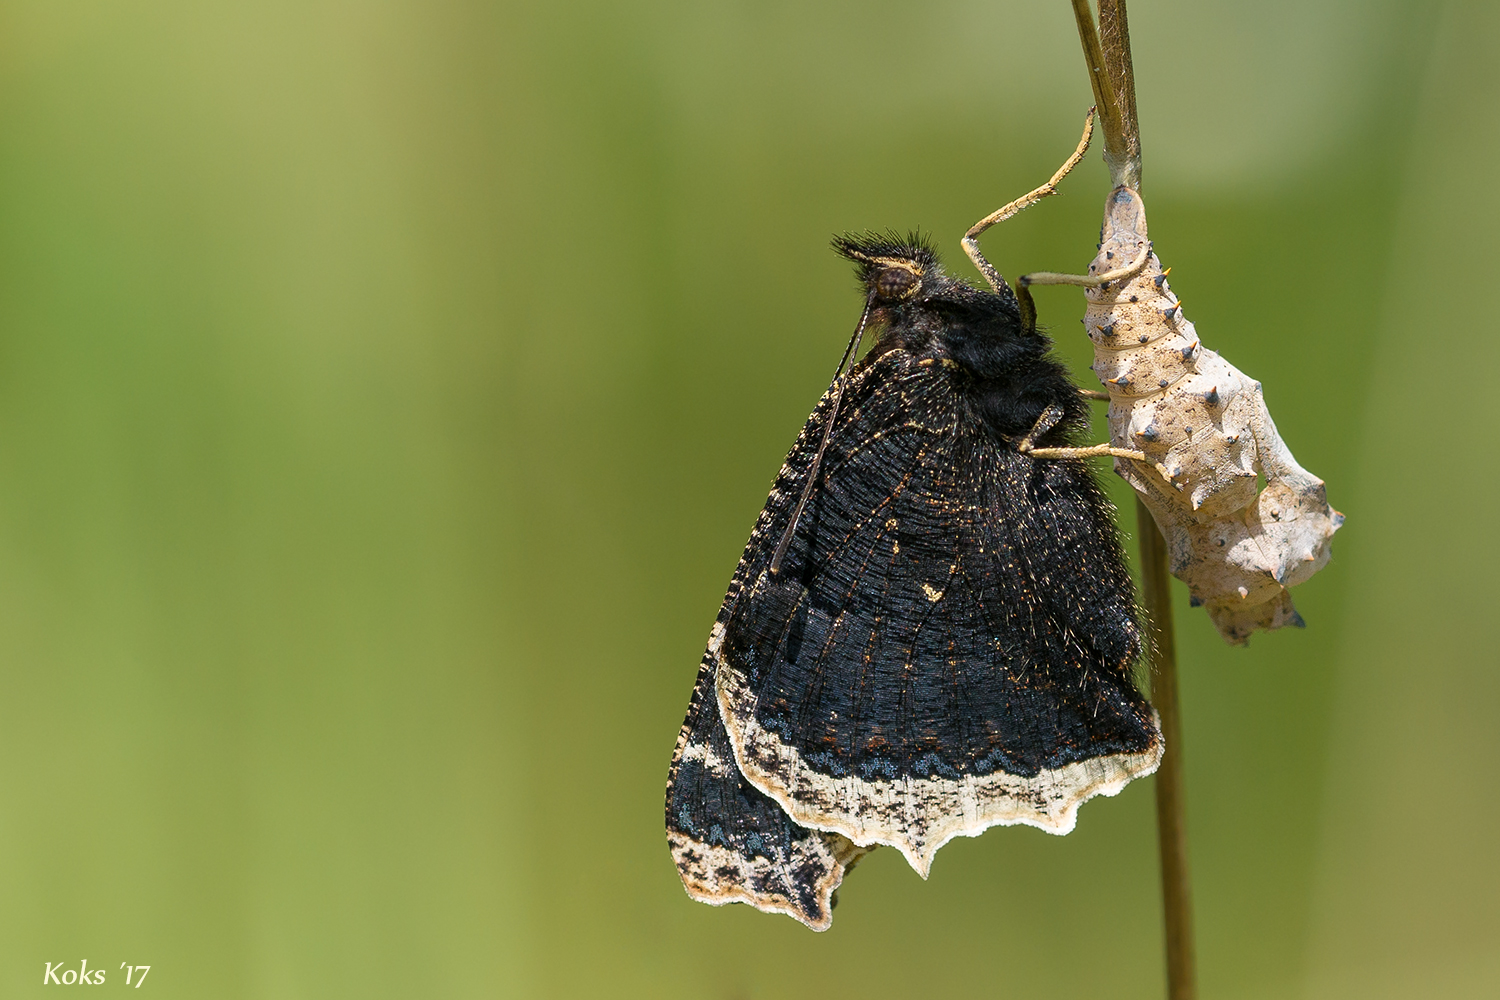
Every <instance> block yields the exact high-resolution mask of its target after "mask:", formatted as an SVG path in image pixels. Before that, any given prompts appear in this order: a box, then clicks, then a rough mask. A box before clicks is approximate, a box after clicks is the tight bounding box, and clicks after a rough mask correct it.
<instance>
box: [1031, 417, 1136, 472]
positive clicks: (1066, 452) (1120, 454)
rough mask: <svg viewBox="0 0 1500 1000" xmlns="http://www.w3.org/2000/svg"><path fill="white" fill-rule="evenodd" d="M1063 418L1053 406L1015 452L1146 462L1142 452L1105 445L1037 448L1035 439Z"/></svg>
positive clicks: (1038, 420)
mask: <svg viewBox="0 0 1500 1000" xmlns="http://www.w3.org/2000/svg"><path fill="white" fill-rule="evenodd" d="M1062 418H1063V409H1062V407H1060V406H1058V405H1056V404H1053V405H1052V406H1049V407H1047V409H1046V411H1045V412H1044V413H1043V414H1042V415H1041V416H1040V417H1038V418H1037V421H1036V423H1035V424H1033V425H1032V427H1031V430H1029V431H1027V432H1026V436H1025V437H1023V438H1022V439H1021V440H1019V441H1017V442H1016V451H1019V452H1020V453H1021V454H1023V455H1030V456H1031V457H1033V458H1095V457H1097V456H1100V455H1111V456H1113V457H1115V458H1132V459H1135V460H1136V461H1137V462H1144V461H1146V453H1145V452H1143V451H1130V450H1129V449H1126V448H1115V447H1112V446H1110V445H1107V444H1095V445H1090V446H1088V447H1087V448H1038V447H1036V443H1035V442H1036V439H1037V438H1039V437H1041V436H1042V435H1043V434H1045V433H1047V432H1048V431H1049V430H1051V429H1052V428H1053V427H1056V426H1057V422H1058V421H1059V420H1061V419H1062Z"/></svg>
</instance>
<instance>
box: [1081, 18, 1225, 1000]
mask: <svg viewBox="0 0 1500 1000" xmlns="http://www.w3.org/2000/svg"><path fill="white" fill-rule="evenodd" d="M1071 3H1072V5H1073V17H1074V19H1075V20H1076V21H1077V22H1078V37H1079V39H1080V40H1081V41H1082V42H1083V56H1084V60H1085V61H1086V62H1087V64H1088V71H1089V83H1090V85H1091V86H1092V87H1093V90H1094V101H1095V103H1096V104H1097V105H1098V107H1099V122H1100V126H1101V127H1102V129H1103V131H1104V162H1105V163H1106V164H1107V165H1108V166H1109V173H1110V178H1111V180H1112V182H1113V183H1114V184H1115V185H1116V186H1124V187H1128V188H1130V189H1132V190H1135V191H1139V190H1140V186H1141V135H1140V126H1139V124H1138V122H1137V119H1136V110H1135V69H1134V67H1133V65H1132V63H1131V59H1130V27H1129V24H1128V23H1127V19H1126V15H1125V0H1098V4H1099V28H1098V31H1097V33H1096V31H1095V29H1094V18H1093V14H1092V12H1091V11H1090V9H1089V3H1088V0H1071ZM1135 517H1136V524H1137V526H1138V527H1139V531H1138V535H1139V536H1140V541H1141V591H1142V599H1143V600H1144V601H1145V604H1146V615H1147V617H1148V619H1149V621H1150V630H1151V643H1150V650H1151V652H1150V660H1151V701H1152V703H1153V704H1154V705H1155V706H1156V711H1157V714H1158V715H1159V716H1160V717H1161V735H1162V742H1163V743H1164V744H1165V746H1166V749H1165V752H1164V753H1163V754H1162V759H1161V767H1160V768H1158V769H1157V772H1156V834H1157V844H1158V847H1159V849H1160V854H1161V895H1162V914H1163V916H1164V918H1165V923H1166V946H1167V997H1168V1000H1197V996H1198V985H1197V976H1196V971H1195V969H1194V959H1193V898H1192V889H1191V884H1190V881H1189V879H1188V852H1187V823H1186V816H1185V814H1186V809H1185V806H1184V801H1183V773H1182V713H1181V706H1180V704H1179V703H1178V700H1177V644H1176V642H1175V641H1174V639H1173V630H1172V600H1171V591H1170V590H1169V589H1168V584H1167V543H1166V540H1165V539H1164V538H1163V537H1162V534H1161V530H1160V529H1159V528H1157V526H1156V519H1155V518H1153V517H1152V516H1151V512H1150V511H1149V510H1148V509H1147V508H1146V505H1145V503H1143V502H1142V501H1141V498H1140V497H1139V496H1137V497H1136V498H1135Z"/></svg>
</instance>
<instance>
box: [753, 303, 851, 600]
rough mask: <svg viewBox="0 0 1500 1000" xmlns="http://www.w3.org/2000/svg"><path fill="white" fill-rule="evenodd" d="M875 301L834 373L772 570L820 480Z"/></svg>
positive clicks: (778, 565) (775, 570)
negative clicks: (829, 396)
mask: <svg viewBox="0 0 1500 1000" xmlns="http://www.w3.org/2000/svg"><path fill="white" fill-rule="evenodd" d="M874 305H875V293H874V292H873V291H872V292H871V293H870V295H869V297H868V298H866V299H865V310H864V312H862V313H860V314H859V325H858V326H856V327H855V328H854V336H852V337H850V338H849V346H848V347H847V348H845V349H844V356H843V358H841V359H840V360H839V366H838V369H837V370H835V371H834V373H833V381H832V382H830V383H828V391H829V392H831V393H833V402H832V403H831V404H829V407H828V419H827V420H826V421H824V423H823V439H822V440H821V441H819V442H818V452H817V454H815V455H814V456H813V460H812V466H811V468H809V469H808V470H807V481H806V482H805V483H803V484H802V495H801V496H800V497H798V498H797V508H796V509H795V510H793V511H792V520H791V522H790V523H788V524H787V526H786V530H785V531H783V532H782V533H781V541H779V542H777V543H776V551H775V553H774V554H772V556H771V572H772V573H773V574H774V573H780V572H781V558H782V556H785V555H786V550H787V546H789V545H791V544H792V535H793V534H795V533H796V531H797V521H798V520H799V519H801V517H802V508H804V507H806V506H807V498H808V497H810V496H812V490H813V484H814V483H816V482H817V481H818V469H819V467H821V466H822V464H823V452H825V451H826V450H828V438H829V437H830V436H831V435H832V434H833V424H834V421H836V420H837V419H838V416H839V403H840V402H842V401H843V398H844V385H845V384H846V383H847V382H848V381H849V371H850V370H852V369H853V368H854V362H855V361H856V360H857V359H858V358H859V345H860V342H861V341H863V340H864V337H865V324H866V323H868V322H869V321H870V310H871V309H872V308H874Z"/></svg>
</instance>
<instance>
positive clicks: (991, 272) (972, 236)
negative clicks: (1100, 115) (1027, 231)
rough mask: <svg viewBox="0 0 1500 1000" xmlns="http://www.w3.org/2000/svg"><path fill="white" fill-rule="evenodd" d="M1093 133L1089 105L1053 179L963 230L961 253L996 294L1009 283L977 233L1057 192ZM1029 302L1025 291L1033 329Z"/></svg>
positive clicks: (1086, 149) (1006, 288) (1084, 150)
mask: <svg viewBox="0 0 1500 1000" xmlns="http://www.w3.org/2000/svg"><path fill="white" fill-rule="evenodd" d="M1093 135H1094V109H1093V108H1089V113H1088V117H1086V118H1085V119H1084V122H1083V138H1082V139H1080V140H1078V148H1077V149H1075V150H1074V151H1073V155H1072V156H1070V157H1068V159H1067V162H1066V163H1064V164H1063V165H1062V166H1061V167H1058V168H1057V173H1055V174H1053V175H1052V179H1051V180H1050V181H1048V182H1047V183H1045V184H1043V185H1042V186H1041V187H1039V188H1037V189H1035V190H1034V191H1031V192H1028V193H1027V194H1024V195H1022V196H1021V197H1019V198H1017V199H1016V200H1015V201H1013V202H1011V203H1010V204H1008V205H1006V206H1005V207H1004V208H1001V209H999V210H997V211H994V212H991V213H990V214H989V215H986V216H985V217H984V218H982V219H980V220H979V221H978V222H976V223H974V225H972V226H970V227H969V231H968V232H967V233H965V234H964V238H963V240H962V242H963V247H964V253H966V254H968V255H969V259H970V260H972V261H973V262H974V266H975V267H977V268H979V273H980V274H982V275H984V279H985V280H986V281H988V282H989V283H990V287H991V288H993V289H994V290H995V291H996V292H998V293H999V294H1001V295H1004V294H1005V293H1006V292H1008V291H1010V287H1009V286H1008V285H1006V283H1005V278H1004V277H1003V276H1002V275H1001V274H1000V272H999V271H997V270H995V267H994V265H993V264H991V263H990V262H989V261H988V260H985V258H984V254H983V253H982V252H981V251H980V249H979V243H978V242H977V241H978V239H979V235H980V234H981V233H983V232H984V231H985V230H986V229H988V228H990V227H991V226H993V225H994V224H995V223H997V222H1004V221H1005V220H1006V219H1009V218H1011V217H1013V216H1015V215H1018V214H1019V213H1021V212H1024V211H1025V210H1026V209H1028V208H1030V207H1031V206H1032V205H1035V204H1036V203H1037V202H1039V201H1041V200H1042V199H1043V198H1045V197H1047V196H1048V195H1049V194H1056V193H1057V185H1058V183H1059V182H1060V181H1061V180H1062V179H1063V178H1064V177H1066V176H1068V173H1069V172H1070V171H1071V170H1072V169H1073V168H1074V167H1076V166H1078V162H1079V161H1080V160H1082V159H1083V154H1084V153H1086V152H1088V148H1089V140H1090V139H1091V138H1093ZM1030 303H1031V296H1030V295H1029V294H1028V295H1026V297H1025V302H1024V303H1023V304H1022V314H1023V319H1024V318H1025V314H1026V313H1027V312H1029V313H1030V322H1028V323H1027V324H1026V329H1027V330H1032V329H1034V328H1035V326H1036V310H1035V308H1032V309H1029V310H1028V309H1027V308H1026V306H1028V305H1030Z"/></svg>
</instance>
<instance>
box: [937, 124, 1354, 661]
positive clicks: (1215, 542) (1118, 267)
mask: <svg viewBox="0 0 1500 1000" xmlns="http://www.w3.org/2000/svg"><path fill="white" fill-rule="evenodd" d="M1092 123H1093V119H1092V116H1091V117H1090V119H1089V122H1088V124H1087V125H1086V126H1085V129H1084V136H1083V140H1082V141H1081V142H1080V143H1079V148H1078V151H1077V152H1076V153H1074V155H1073V156H1072V157H1071V158H1070V159H1069V160H1068V162H1067V163H1066V164H1064V165H1063V167H1062V169H1060V170H1059V171H1058V173H1057V175H1056V176H1054V177H1053V179H1052V182H1051V183H1050V184H1048V185H1045V186H1044V188H1039V189H1038V191H1037V192H1033V195H1031V196H1028V199H1023V201H1024V202H1025V203H1024V204H1022V203H1020V202H1016V203H1012V205H1010V206H1007V207H1006V208H1005V209H1001V210H1000V211H999V212H996V213H995V214H994V215H992V216H990V217H989V218H987V219H985V220H984V221H983V222H981V223H979V224H978V225H976V226H975V227H974V228H973V229H972V230H970V232H969V235H968V237H967V238H966V239H965V244H964V245H965V248H966V249H969V250H970V256H971V257H973V258H975V262H976V264H979V262H980V261H982V260H983V258H982V257H980V256H979V255H978V248H977V246H976V245H975V244H974V242H973V241H974V239H975V238H976V237H977V236H978V235H979V234H980V233H981V232H983V231H984V229H986V228H988V227H989V226H990V225H993V224H994V223H996V222H999V221H1001V220H1003V219H1005V218H1009V217H1010V216H1011V215H1014V214H1015V212H1017V211H1020V210H1021V209H1022V208H1026V207H1028V206H1029V205H1030V204H1032V203H1034V202H1035V201H1036V200H1039V197H1042V196H1045V195H1047V194H1051V193H1052V190H1053V185H1055V184H1056V183H1057V182H1058V181H1059V180H1060V179H1061V178H1062V177H1063V176H1064V175H1065V174H1066V173H1067V172H1068V171H1069V170H1070V169H1071V168H1072V167H1073V165H1074V164H1076V163H1077V162H1078V160H1079V159H1080V158H1081V157H1082V154H1083V151H1084V150H1085V149H1086V148H1087V146H1088V141H1089V137H1090V134H1091V130H1092ZM980 269H981V270H984V266H983V265H980ZM1168 270H1169V269H1168ZM1019 284H1020V286H1021V287H1020V289H1019V292H1020V298H1021V302H1022V308H1023V311H1024V312H1025V313H1026V314H1027V315H1028V316H1030V315H1034V312H1035V311H1034V309H1033V308H1032V306H1031V302H1030V293H1029V292H1027V291H1026V288H1027V286H1029V285H1039V284H1068V285H1081V286H1083V287H1084V289H1085V295H1086V297H1087V300H1088V305H1087V308H1086V311H1085V314H1084V320H1083V322H1084V325H1085V328H1086V329H1087V330H1088V335H1089V338H1090V339H1091V340H1092V341H1093V343H1094V364H1093V365H1092V368H1093V370H1094V373H1095V374H1096V375H1097V376H1098V377H1099V379H1100V381H1101V382H1102V383H1103V384H1104V387H1105V389H1106V391H1107V392H1108V396H1109V434H1110V446H1109V447H1107V448H1105V447H1100V448H1099V449H1098V450H1097V451H1096V453H1098V454H1109V455H1112V456H1114V459H1115V471H1116V472H1117V473H1119V474H1120V476H1121V477H1123V478H1124V479H1125V481H1126V482H1128V483H1130V485H1131V486H1132V487H1134V488H1135V490H1136V492H1137V493H1138V494H1140V496H1141V498H1142V500H1144V501H1145V503H1146V506H1147V507H1148V508H1149V509H1150V511H1151V513H1152V516H1153V517H1154V518H1155V520H1156V523H1157V526H1158V527H1159V528H1160V529H1161V532H1162V535H1163V536H1164V537H1165V538H1166V541H1167V551H1168V558H1169V560H1170V562H1169V568H1170V570H1171V572H1172V575H1173V576H1175V577H1177V578H1178V579H1179V580H1181V581H1183V582H1184V583H1186V584H1187V585H1188V590H1189V592H1190V594H1191V597H1192V603H1193V605H1194V606H1195V607H1196V606H1202V607H1203V608H1204V609H1205V610H1206V611H1207V612H1208V615H1209V617H1210V618H1211V619H1212V620H1213V623H1214V625H1215V626H1216V627H1217V628H1218V630H1219V633H1220V634H1221V635H1222V636H1223V637H1224V639H1225V641H1226V642H1229V643H1231V644H1234V645H1243V644H1244V643H1245V642H1246V641H1248V639H1249V637H1250V635H1251V633H1253V632H1255V631H1256V630H1258V629H1276V628H1281V627H1282V626H1285V625H1297V626H1300V625H1302V619H1301V616H1299V615H1298V614H1297V611H1296V609H1295V608H1294V607H1293V606H1292V600H1291V596H1290V594H1288V593H1287V588H1288V587H1292V586H1295V585H1296V584H1299V583H1302V582H1303V581H1305V580H1307V579H1308V578H1309V577H1311V576H1312V575H1313V574H1314V573H1316V572H1317V571H1318V570H1319V569H1321V568H1323V566H1324V565H1326V564H1327V562H1328V558H1329V540H1330V539H1331V538H1332V536H1333V533H1334V532H1335V531H1337V530H1338V528H1339V526H1340V525H1341V524H1342V523H1343V520H1344V517H1343V515H1342V514H1340V513H1338V512H1337V511H1335V510H1333V509H1332V508H1331V507H1329V506H1328V498H1327V496H1326V494H1325V491H1324V487H1323V481H1322V480H1321V479H1319V478H1318V477H1316V476H1314V475H1313V474H1312V473H1310V472H1308V471H1307V470H1306V469H1304V468H1302V466H1300V465H1298V464H1297V460H1296V459H1295V458H1293V457H1292V453H1291V451H1290V449H1288V448H1287V446H1286V443H1285V442H1283V441H1282V439H1281V435H1280V434H1279V433H1278V432H1277V430H1276V424H1275V423H1274V422H1273V421H1272V419H1271V414H1270V412H1269V411H1268V410H1267V409H1266V404H1265V399H1264V398H1263V396H1262V393H1261V386H1260V383H1259V382H1257V381H1255V380H1254V379H1251V378H1250V377H1248V376H1247V375H1245V374H1244V373H1243V372H1241V371H1240V370H1239V369H1238V368H1236V367H1234V365H1232V364H1230V363H1229V362H1228V361H1226V360H1225V359H1224V358H1222V357H1220V356H1219V355H1218V354H1216V353H1215V352H1214V351H1212V350H1209V349H1208V348H1206V347H1204V346H1203V344H1202V342H1201V341H1200V340H1199V338H1198V334H1197V332H1196V331H1195V329H1194V328H1193V324H1192V323H1191V322H1189V321H1188V319H1187V317H1186V315H1184V313H1183V311H1182V303H1181V302H1180V301H1179V300H1178V299H1177V297H1176V296H1175V295H1173V294H1172V289H1171V286H1170V285H1169V284H1168V283H1167V271H1166V270H1163V269H1162V266H1161V262H1160V261H1159V260H1158V259H1157V257H1156V254H1155V253H1154V252H1152V244H1151V242H1150V241H1149V239H1148V238H1147V233H1146V206H1145V203H1144V202H1142V200H1141V196H1140V195H1139V194H1138V193H1137V192H1136V191H1134V190H1132V189H1131V188H1130V187H1128V186H1126V185H1123V184H1122V185H1119V186H1117V187H1115V189H1114V190H1113V191H1111V192H1110V194H1109V197H1108V199H1107V201H1106V202H1105V209H1104V225H1103V229H1102V232H1101V237H1100V243H1099V252H1098V255H1097V256H1096V257H1095V258H1094V262H1093V263H1092V264H1091V265H1089V273H1088V274H1087V275H1066V274H1052V273H1038V274H1031V275H1025V276H1023V277H1022V278H1021V280H1020V282H1019Z"/></svg>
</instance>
